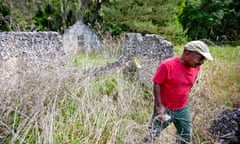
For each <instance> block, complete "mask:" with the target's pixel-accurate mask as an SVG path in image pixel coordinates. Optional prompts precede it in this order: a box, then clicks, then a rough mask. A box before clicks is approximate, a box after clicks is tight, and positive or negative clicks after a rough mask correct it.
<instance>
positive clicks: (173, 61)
mask: <svg viewBox="0 0 240 144" xmlns="http://www.w3.org/2000/svg"><path fill="white" fill-rule="evenodd" d="M177 60H178V57H177V56H173V57H170V58H167V59H165V60H163V61H162V62H161V63H162V64H164V65H165V64H167V65H168V64H172V63H176V62H177Z"/></svg>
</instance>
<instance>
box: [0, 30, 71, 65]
mask: <svg viewBox="0 0 240 144" xmlns="http://www.w3.org/2000/svg"><path fill="white" fill-rule="evenodd" d="M17 57H18V58H20V57H28V58H30V59H31V61H34V62H35V63H39V62H43V61H47V60H53V59H58V60H60V61H62V62H66V60H67V59H66V58H67V57H66V54H65V52H64V50H63V44H62V37H61V35H60V34H58V33H57V32H1V33H0V60H1V61H6V60H9V59H10V58H17ZM38 61H39V62H38Z"/></svg>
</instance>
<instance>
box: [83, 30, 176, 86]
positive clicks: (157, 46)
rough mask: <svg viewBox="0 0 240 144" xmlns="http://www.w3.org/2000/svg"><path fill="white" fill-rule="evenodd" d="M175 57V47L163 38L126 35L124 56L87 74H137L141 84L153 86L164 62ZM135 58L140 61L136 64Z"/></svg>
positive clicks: (90, 70) (149, 35)
mask: <svg viewBox="0 0 240 144" xmlns="http://www.w3.org/2000/svg"><path fill="white" fill-rule="evenodd" d="M173 55H174V52H173V45H172V44H171V43H170V42H169V41H167V40H165V39H164V38H163V37H161V36H159V35H154V34H148V35H141V34H139V33H128V34H127V35H126V39H125V44H124V47H123V54H122V56H121V57H120V58H119V59H118V60H117V61H115V62H113V63H108V64H106V65H105V66H102V67H97V68H89V69H87V70H85V73H86V74H94V75H100V74H104V75H105V74H107V73H117V72H133V71H134V72H135V75H134V76H136V75H137V80H139V81H140V83H142V84H145V85H148V86H151V85H152V80H151V79H152V76H153V74H154V72H155V70H156V68H157V66H158V65H159V64H160V63H161V61H162V60H164V59H166V58H169V57H172V56H173ZM135 58H137V59H139V64H136V62H135Z"/></svg>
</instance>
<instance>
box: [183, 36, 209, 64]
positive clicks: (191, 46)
mask: <svg viewBox="0 0 240 144" xmlns="http://www.w3.org/2000/svg"><path fill="white" fill-rule="evenodd" d="M184 50H189V51H195V52H198V53H200V54H201V55H202V56H204V57H205V58H206V59H207V60H213V57H212V55H211V54H210V52H209V49H208V46H207V45H206V44H205V43H204V42H202V41H200V40H195V41H191V42H188V43H187V44H186V45H185V46H184Z"/></svg>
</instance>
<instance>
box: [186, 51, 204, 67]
mask: <svg viewBox="0 0 240 144" xmlns="http://www.w3.org/2000/svg"><path fill="white" fill-rule="evenodd" d="M204 60H205V58H204V56H202V55H201V54H199V53H198V52H193V51H187V53H186V61H185V63H186V64H187V65H188V66H190V67H197V66H200V65H202V64H203V63H204Z"/></svg>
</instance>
